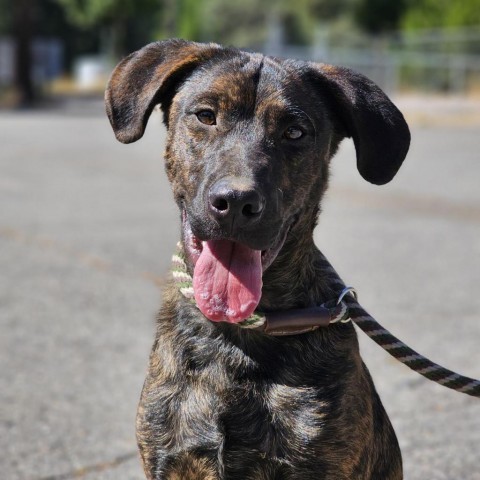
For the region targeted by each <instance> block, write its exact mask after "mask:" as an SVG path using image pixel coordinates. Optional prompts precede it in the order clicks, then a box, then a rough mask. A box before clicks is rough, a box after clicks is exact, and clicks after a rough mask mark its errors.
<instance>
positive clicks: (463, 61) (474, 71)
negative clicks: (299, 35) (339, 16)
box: [264, 26, 480, 95]
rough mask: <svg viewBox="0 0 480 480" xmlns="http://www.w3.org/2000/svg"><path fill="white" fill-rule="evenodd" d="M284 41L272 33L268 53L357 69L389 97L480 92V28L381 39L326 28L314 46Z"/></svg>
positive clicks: (395, 35)
mask: <svg viewBox="0 0 480 480" xmlns="http://www.w3.org/2000/svg"><path fill="white" fill-rule="evenodd" d="M274 28H275V27H274ZM277 28H278V27H277ZM281 39H282V35H281V32H278V31H273V32H271V34H270V38H269V41H268V42H267V44H266V46H265V49H264V50H265V51H266V52H267V53H268V54H272V55H280V56H284V57H291V58H298V59H304V60H306V59H308V60H315V61H319V62H325V63H332V64H335V65H343V66H346V67H349V68H352V69H354V70H357V71H359V72H361V73H363V74H365V75H366V76H367V77H369V78H371V79H372V80H373V81H375V82H376V83H377V84H379V85H380V86H381V87H382V88H383V89H384V90H385V91H387V92H389V93H396V92H398V91H420V92H438V93H443V94H445V93H447V94H463V95H464V94H471V93H480V26H479V27H472V28H465V29H450V30H428V31H421V32H415V33H409V34H407V33H398V34H394V35H389V36H382V37H368V36H365V35H360V34H358V33H350V34H346V33H345V32H343V33H342V34H341V35H340V34H335V33H334V32H331V31H330V30H329V29H328V28H326V27H324V28H319V29H318V32H317V35H316V39H315V42H314V43H313V45H312V46H310V47H296V46H291V45H286V44H284V43H283V42H282V41H281Z"/></svg>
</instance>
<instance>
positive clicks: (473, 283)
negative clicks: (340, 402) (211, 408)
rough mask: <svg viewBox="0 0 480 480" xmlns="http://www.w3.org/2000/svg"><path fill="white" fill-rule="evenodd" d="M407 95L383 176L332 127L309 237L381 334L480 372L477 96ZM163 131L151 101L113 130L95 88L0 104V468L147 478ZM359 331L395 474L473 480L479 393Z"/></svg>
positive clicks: (163, 204)
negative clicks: (79, 100)
mask: <svg viewBox="0 0 480 480" xmlns="http://www.w3.org/2000/svg"><path fill="white" fill-rule="evenodd" d="M404 105H405V107H406V108H407V109H409V111H411V112H413V113H412V117H411V118H412V119H413V127H412V138H413V140H412V147H411V151H410V153H409V156H408V158H407V160H406V162H405V164H404V167H402V169H401V171H400V173H399V174H398V176H397V178H396V179H395V180H394V181H393V182H392V183H391V184H389V185H386V186H383V187H375V186H372V185H369V184H367V183H366V182H364V181H363V180H362V179H361V177H360V176H359V174H358V172H357V171H356V168H355V153H354V148H353V145H352V143H351V142H348V141H346V142H344V144H343V146H342V148H341V150H340V152H339V153H338V155H337V157H336V158H335V159H334V160H333V163H332V172H333V175H332V180H331V188H330V190H329V191H328V193H327V197H326V199H325V202H324V204H323V214H322V216H321V220H320V223H319V226H318V228H317V230H316V242H317V245H318V246H319V247H320V248H321V249H322V251H323V252H324V253H325V254H326V255H327V257H328V258H329V259H330V261H331V262H332V264H333V265H334V266H335V267H336V269H337V271H338V272H339V273H340V274H341V275H342V277H343V278H344V280H345V281H346V282H347V283H348V284H350V285H354V286H355V287H356V288H357V290H358V292H359V295H360V300H361V303H362V304H363V305H364V307H365V308H366V309H367V310H368V311H369V312H370V313H372V314H373V315H374V316H375V317H376V318H377V319H378V320H379V321H380V322H381V323H382V324H383V325H384V326H385V327H386V328H388V329H390V330H391V331H392V333H394V334H395V335H397V336H398V337H399V338H400V339H402V340H403V341H405V342H406V343H408V344H409V345H410V346H411V347H412V348H414V349H415V350H417V351H419V352H421V353H423V354H424V355H426V356H427V357H429V358H431V359H432V360H433V361H436V362H438V363H440V364H442V365H444V366H446V367H447V368H450V369H451V370H454V371H458V372H459V373H463V374H465V375H468V376H471V377H474V378H480V348H479V344H480V295H479V288H480V122H478V123H477V121H476V120H475V118H476V115H477V114H478V113H479V111H480V110H479V111H477V110H474V112H473V117H474V120H472V115H470V116H469V117H468V118H469V120H468V121H466V122H462V121H461V120H462V114H461V112H460V113H459V111H458V110H455V115H456V116H455V121H452V122H449V121H448V118H450V117H449V114H450V113H449V112H448V111H447V112H443V111H442V112H443V113H442V112H439V114H438V115H436V114H435V112H434V111H432V110H431V108H430V106H429V104H428V103H427V104H426V106H425V107H422V106H421V105H420V107H419V106H418V105H419V104H418V102H413V103H412V101H411V103H408V102H405V103H404ZM400 106H402V101H400ZM414 107H415V108H416V110H415V108H414ZM419 112H420V114H421V117H420V120H419ZM407 113H408V112H407ZM442 115H443V116H442ZM428 118H430V120H432V119H433V120H438V121H429V120H428ZM440 120H441V121H440ZM164 139H165V132H164V130H163V127H162V125H161V121H160V117H159V115H158V114H154V116H153V117H152V119H151V121H150V124H149V127H148V129H147V132H146V135H145V137H144V138H143V139H142V140H141V141H139V142H137V143H135V144H132V145H128V146H125V145H121V144H120V143H118V142H116V141H115V139H114V137H113V134H112V132H111V130H110V127H109V125H108V121H107V120H106V118H105V116H104V115H103V108H102V106H101V104H100V103H99V102H97V103H95V102H93V103H92V105H90V106H89V107H88V108H79V109H76V108H75V106H69V107H68V108H64V109H60V110H58V109H56V110H51V111H38V112H33V113H32V112H30V113H26V112H23V113H5V112H4V113H0V329H1V330H0V467H1V468H0V471H1V473H0V477H1V478H2V479H5V480H46V479H49V480H68V479H74V478H81V479H85V480H110V479H116V480H137V479H142V478H144V477H143V475H142V472H141V467H140V462H139V459H138V455H137V452H136V445H135V432H134V419H135V411H136V404H137V401H138V398H139V394H140V390H141V387H142V382H143V379H144V376H145V372H146V367H147V359H148V354H149V350H150V346H151V343H152V341H153V334H154V318H155V314H156V311H157V309H158V306H159V304H160V290H161V286H162V282H163V278H164V277H165V274H166V272H167V270H168V268H169V263H170V256H171V253H172V251H173V249H174V245H175V243H176V241H177V239H178V237H179V225H178V214H177V211H176V208H175V206H174V203H173V200H172V195H171V191H170V188H169V185H168V182H167V181H166V177H165V174H164V172H163V162H162V151H163V147H164ZM359 337H360V340H361V348H362V352H363V358H364V360H365V362H366V363H367V365H368V367H369V368H370V371H371V373H372V375H373V378H374V381H375V383H376V385H377V388H378V390H379V393H380V395H381V397H382V400H383V403H384V405H385V407H386V409H387V411H388V413H389V415H390V418H391V420H392V423H393V425H394V427H395V429H396V432H397V435H398V437H399V441H400V444H401V447H402V451H403V456H404V468H405V478H406V479H407V480H463V479H465V480H480V401H479V400H478V399H474V398H471V397H468V396H466V395H463V394H460V393H456V392H453V391H450V390H448V389H446V388H444V387H442V386H439V385H436V384H434V383H432V382H429V381H428V380H426V379H424V378H423V377H420V376H419V375H418V374H416V373H413V372H411V371H410V370H409V369H408V368H406V367H404V366H402V365H400V364H398V363H396V361H395V360H394V359H392V358H391V357H390V356H389V355H388V354H386V353H384V352H383V351H382V350H381V349H380V348H379V347H378V346H376V345H375V344H374V343H372V342H371V341H370V340H369V339H368V338H366V337H365V335H364V334H363V333H362V332H359Z"/></svg>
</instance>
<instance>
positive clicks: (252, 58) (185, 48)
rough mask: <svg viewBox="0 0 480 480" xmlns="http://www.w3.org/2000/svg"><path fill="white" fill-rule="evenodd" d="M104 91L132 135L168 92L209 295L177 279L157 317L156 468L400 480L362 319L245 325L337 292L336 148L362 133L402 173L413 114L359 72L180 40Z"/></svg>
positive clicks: (261, 479) (172, 143)
mask: <svg viewBox="0 0 480 480" xmlns="http://www.w3.org/2000/svg"><path fill="white" fill-rule="evenodd" d="M105 98H106V109H107V114H108V117H109V119H110V122H111V125H112V127H113V130H114V133H115V135H116V138H117V139H118V140H119V141H121V142H123V143H130V142H134V141H136V140H138V139H139V138H141V137H142V135H143V133H144V130H145V127H146V124H147V121H148V119H149V116H150V114H151V112H152V110H153V109H154V108H155V106H157V105H160V106H161V109H162V111H163V115H164V123H165V125H166V127H167V141H166V150H165V161H166V172H167V176H168V179H169V181H170V183H171V186H172V190H173V194H174V198H175V201H176V203H177V205H178V207H179V209H180V215H181V221H182V233H181V244H182V249H183V252H184V257H185V266H186V269H187V272H188V273H189V274H190V275H191V276H192V278H193V290H194V298H195V301H194V302H192V300H191V299H188V298H186V297H185V296H184V295H182V293H181V291H180V289H179V288H178V286H177V285H176V283H175V282H173V281H172V282H171V283H170V284H169V286H168V287H167V288H166V290H165V292H164V297H163V306H162V308H161V311H160V313H159V315H158V320H157V333H156V338H155V342H154V344H153V349H152V351H151V356H150V363H149V370H148V375H147V378H146V380H145V384H144V387H143V391H142V395H141V400H140V404H139V409H138V415H137V440H138V445H139V450H140V454H141V458H142V461H143V466H144V470H145V474H146V477H147V478H148V479H150V480H153V479H168V480H174V479H175V480H176V479H182V480H220V479H228V480H236V479H238V480H240V479H241V480H249V479H252V480H267V479H268V480H273V479H278V480H280V479H282V480H283V479H292V480H293V479H298V480H313V479H315V480H319V479H335V480H342V479H382V480H387V479H401V478H402V476H403V474H402V460H401V453H400V449H399V446H398V442H397V439H396V436H395V433H394V431H393V428H392V426H391V423H390V421H389V418H388V416H387V414H386V412H385V410H384V408H383V406H382V403H381V401H380V399H379V397H378V395H377V393H376V390H375V387H374V385H373V382H372V380H371V377H370V375H369V373H368V370H367V368H366V366H365V365H364V364H363V362H362V360H361V358H360V354H359V348H358V342H357V337H356V333H355V331H354V327H353V326H352V324H351V322H350V323H338V324H335V325H330V326H328V327H326V328H318V329H314V330H312V331H309V332H307V333H299V334H296V335H284V336H273V335H268V334H266V333H264V332H260V331H256V330H251V329H246V328H241V326H240V322H242V321H244V319H245V318H247V317H249V315H251V314H252V312H255V311H259V312H289V311H291V310H292V309H302V308H307V307H312V306H315V305H320V304H322V303H323V302H325V301H326V300H329V299H332V298H334V297H335V290H334V288H333V287H332V286H331V285H329V284H328V282H327V281H326V278H327V275H326V274H325V271H324V266H323V265H322V262H321V261H320V259H321V253H320V252H319V250H318V249H317V248H316V246H315V245H314V242H313V230H314V227H315V225H316V222H317V217H318V214H319V211H320V205H321V200H322V197H323V195H324V192H325V190H326V188H327V185H328V178H329V163H330V159H331V158H332V157H333V156H334V154H335V152H336V150H337V148H338V146H339V144H340V142H341V140H342V139H343V138H345V137H351V138H353V141H354V144H355V148H356V156H357V167H358V170H359V172H360V174H361V175H362V177H363V178H364V179H366V180H367V181H369V182H371V183H374V184H378V185H381V184H385V183H387V182H389V181H390V180H391V179H392V178H393V177H394V176H395V174H396V172H397V171H398V169H399V168H400V166H401V164H402V162H403V160H404V158H405V156H406V154H407V151H408V148H409V144H410V133H409V129H408V126H407V124H406V122H405V120H404V118H403V116H402V114H401V113H400V112H399V111H398V109H397V108H396V107H395V106H394V105H393V104H392V102H391V101H390V100H389V99H388V97H387V96H386V95H385V94H384V93H383V92H382V91H381V89H380V88H379V87H378V86H376V85H375V84H374V83H373V82H371V81H370V80H368V79H367V78H366V77H364V76H363V75H361V74H359V73H355V72H354V71H352V70H349V69H347V68H342V67H337V66H331V65H325V64H319V63H313V62H303V61H296V60H290V59H279V58H274V57H268V56H264V55H262V54H257V53H247V52H243V51H240V50H237V49H234V48H225V47H222V46H220V45H217V44H200V43H194V42H188V41H183V40H177V39H172V40H166V41H161V42H156V43H152V44H149V45H147V46H145V47H144V48H142V49H141V50H139V51H137V52H135V53H133V54H131V55H130V56H128V57H126V58H125V59H124V60H123V61H121V62H120V63H119V64H118V66H117V67H116V68H115V70H114V72H113V73H112V76H111V78H110V80H109V83H108V86H107V90H106V94H105ZM284 333H285V332H284Z"/></svg>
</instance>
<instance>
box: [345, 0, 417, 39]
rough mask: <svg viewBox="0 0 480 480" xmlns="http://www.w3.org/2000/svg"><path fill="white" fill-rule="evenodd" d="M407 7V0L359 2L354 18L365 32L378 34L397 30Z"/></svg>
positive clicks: (360, 0) (363, 0)
mask: <svg viewBox="0 0 480 480" xmlns="http://www.w3.org/2000/svg"><path fill="white" fill-rule="evenodd" d="M407 7H408V5H407V0H358V1H357V3H356V5H355V6H354V17H355V20H356V22H357V23H358V25H359V26H360V27H361V28H362V29H363V30H365V31H367V32H369V33H373V34H376V33H381V32H385V31H391V30H396V29H397V28H398V27H399V25H400V22H401V19H402V17H403V15H404V14H405V12H406V10H407Z"/></svg>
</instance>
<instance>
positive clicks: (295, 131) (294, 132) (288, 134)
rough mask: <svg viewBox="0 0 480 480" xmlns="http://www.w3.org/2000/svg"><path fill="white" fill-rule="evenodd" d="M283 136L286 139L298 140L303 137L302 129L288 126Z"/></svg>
mask: <svg viewBox="0 0 480 480" xmlns="http://www.w3.org/2000/svg"><path fill="white" fill-rule="evenodd" d="M283 136H284V137H285V138H287V139H288V140H298V139H299V138H302V137H303V130H302V129H301V128H300V127H288V128H287V129H286V130H285V132H284V133H283Z"/></svg>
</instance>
